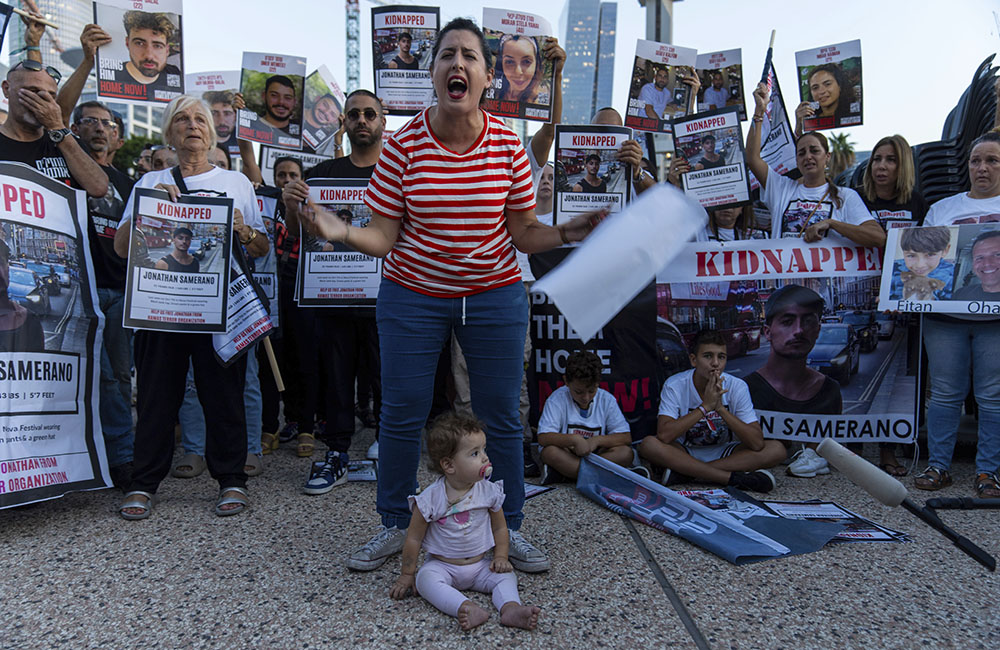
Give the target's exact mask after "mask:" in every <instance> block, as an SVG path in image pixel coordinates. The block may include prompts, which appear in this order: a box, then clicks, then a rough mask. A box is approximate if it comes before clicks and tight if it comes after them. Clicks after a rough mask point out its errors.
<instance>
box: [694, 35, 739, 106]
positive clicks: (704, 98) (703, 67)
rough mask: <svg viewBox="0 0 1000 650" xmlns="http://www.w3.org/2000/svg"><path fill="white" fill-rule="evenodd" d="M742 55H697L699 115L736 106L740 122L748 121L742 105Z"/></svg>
mask: <svg viewBox="0 0 1000 650" xmlns="http://www.w3.org/2000/svg"><path fill="white" fill-rule="evenodd" d="M742 62H743V55H742V52H741V51H740V50H725V51H723V52H706V53H705V54H699V55H698V62H697V64H696V65H695V68H696V69H695V72H696V73H697V75H698V79H699V80H700V81H701V93H700V95H699V97H698V112H699V113H704V112H705V111H711V110H714V109H716V108H726V107H727V106H735V107H736V110H738V111H739V114H740V121H743V120H745V119H747V109H746V106H745V105H744V103H743V63H742Z"/></svg>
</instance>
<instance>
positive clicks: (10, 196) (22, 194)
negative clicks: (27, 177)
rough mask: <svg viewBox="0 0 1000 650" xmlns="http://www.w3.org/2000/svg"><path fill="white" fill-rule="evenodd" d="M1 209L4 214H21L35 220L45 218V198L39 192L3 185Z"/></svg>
mask: <svg viewBox="0 0 1000 650" xmlns="http://www.w3.org/2000/svg"><path fill="white" fill-rule="evenodd" d="M3 207H4V211H5V212H13V213H18V212H20V214H22V215H23V216H25V217H34V218H36V219H44V218H45V197H44V196H42V194H41V193H40V192H36V191H34V190H31V189H28V188H27V187H18V186H16V185H8V184H6V183H4V184H3Z"/></svg>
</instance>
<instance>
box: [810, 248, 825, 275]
mask: <svg viewBox="0 0 1000 650" xmlns="http://www.w3.org/2000/svg"><path fill="white" fill-rule="evenodd" d="M809 255H810V256H811V257H812V269H810V270H811V271H814V272H816V273H819V272H820V271H822V270H823V264H824V263H825V262H829V261H830V249H829V248H810V249H809Z"/></svg>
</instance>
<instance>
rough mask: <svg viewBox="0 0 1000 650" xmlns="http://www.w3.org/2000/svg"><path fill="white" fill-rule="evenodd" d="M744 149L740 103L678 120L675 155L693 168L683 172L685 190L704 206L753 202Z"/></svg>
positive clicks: (736, 204) (675, 127)
mask: <svg viewBox="0 0 1000 650" xmlns="http://www.w3.org/2000/svg"><path fill="white" fill-rule="evenodd" d="M743 151H744V149H743V129H741V128H740V118H739V113H738V112H737V110H736V107H731V108H722V109H717V110H712V111H707V112H705V113H698V114H697V115H694V116H692V117H685V118H677V119H675V120H674V155H675V156H680V157H681V158H683V159H685V160H687V161H688V163H689V164H690V166H691V171H689V172H685V173H684V174H682V175H681V182H682V184H683V186H684V193H685V194H687V195H688V196H690V197H691V198H692V199H694V200H696V201H697V202H698V203H699V204H700V205H701V206H702V207H704V208H727V207H736V206H740V205H746V204H747V203H749V202H750V179H749V177H748V175H747V165H746V160H745V158H744V155H743Z"/></svg>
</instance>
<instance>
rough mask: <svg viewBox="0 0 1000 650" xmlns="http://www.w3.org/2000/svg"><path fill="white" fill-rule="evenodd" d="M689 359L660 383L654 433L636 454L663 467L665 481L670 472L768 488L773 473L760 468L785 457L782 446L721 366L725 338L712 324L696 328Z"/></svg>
mask: <svg viewBox="0 0 1000 650" xmlns="http://www.w3.org/2000/svg"><path fill="white" fill-rule="evenodd" d="M690 359H691V365H692V366H693V368H692V369H691V370H685V371H684V372H681V373H678V374H676V375H673V376H672V377H670V378H669V379H667V381H666V382H665V383H664V384H663V390H662V391H661V393H660V410H659V417H658V418H657V422H656V435H655V436H647V437H646V438H644V439H643V441H642V443H641V444H640V445H639V455H640V456H642V457H643V458H646V459H647V460H649V461H650V462H652V463H653V464H654V465H659V466H661V467H664V468H666V472H665V473H664V479H663V484H664V485H666V484H667V483H668V481H670V478H671V473H674V474H682V475H684V476H689V477H692V478H694V479H699V480H702V481H707V482H710V483H717V484H719V485H724V486H732V487H737V488H741V489H745V490H753V491H755V492H770V491H771V490H772V489H774V485H775V483H774V477H773V476H772V475H771V473H770V472H768V471H766V469H765V468H767V467H774V466H775V465H777V464H778V463H780V462H781V461H782V460H784V458H785V455H786V454H785V447H784V445H782V444H781V443H780V442H778V441H777V440H764V434H763V432H762V431H761V428H760V423H759V422H758V421H757V413H756V411H754V407H753V402H752V401H751V400H750V389H749V388H748V387H747V384H746V382H744V381H743V380H742V379H739V378H737V377H733V376H732V375H730V374H727V373H724V372H722V371H723V370H724V369H725V367H726V340H725V338H724V337H723V336H722V335H721V334H719V332H717V331H715V330H701V331H700V332H698V333H697V334H696V335H695V338H694V343H693V344H692V346H691V354H690ZM674 478H675V479H676V476H675V477H674ZM674 482H680V481H678V480H675V481H674Z"/></svg>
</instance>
